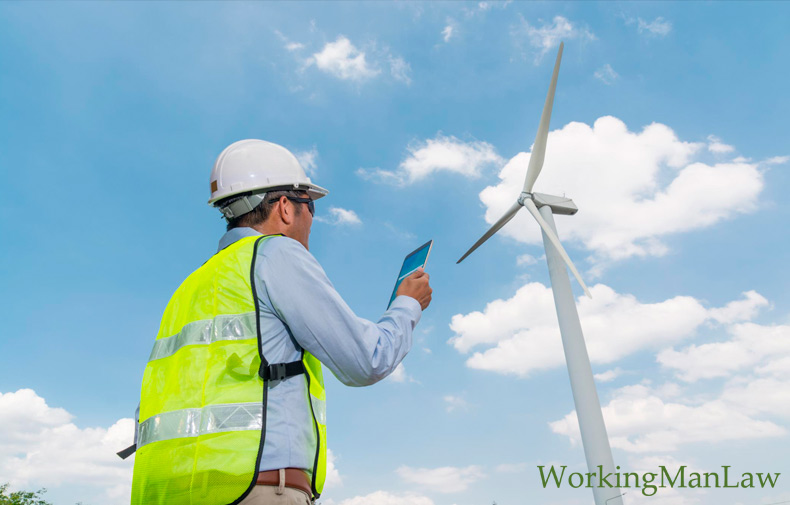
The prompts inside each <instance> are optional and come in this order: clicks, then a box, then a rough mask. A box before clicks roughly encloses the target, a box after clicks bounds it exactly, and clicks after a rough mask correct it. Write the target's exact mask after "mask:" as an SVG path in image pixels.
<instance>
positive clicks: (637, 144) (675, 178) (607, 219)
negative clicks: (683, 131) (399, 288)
mask: <svg viewBox="0 0 790 505" xmlns="http://www.w3.org/2000/svg"><path fill="white" fill-rule="evenodd" d="M701 148H702V144H697V143H691V142H684V141H681V140H679V139H678V138H677V136H676V135H675V133H674V132H673V131H672V130H671V129H670V128H669V127H667V126H665V125H662V124H659V123H653V124H651V125H649V126H647V127H645V128H644V129H643V130H642V131H641V132H639V133H634V132H630V131H628V128H627V127H626V125H625V124H624V123H623V122H622V121H621V120H619V119H617V118H614V117H611V116H606V117H602V118H600V119H598V120H597V121H595V124H594V125H593V126H592V127H590V126H588V125H586V124H583V123H576V122H573V123H569V124H567V125H566V126H564V127H563V128H562V129H559V130H555V131H552V132H550V133H549V139H548V146H547V151H546V161H545V165H544V167H543V170H542V172H541V174H540V177H539V178H538V180H537V184H536V185H535V190H536V191H539V192H543V193H551V194H559V195H562V194H564V193H567V195H568V196H569V197H571V198H573V200H574V202H575V203H576V204H577V205H578V207H579V209H580V212H579V213H578V214H577V215H575V216H573V217H572V218H565V217H559V218H558V219H557V221H558V223H557V226H558V228H559V235H560V238H561V239H562V240H563V241H564V242H565V243H566V247H567V244H568V242H574V241H575V242H576V243H579V244H581V245H583V246H584V247H585V248H587V249H589V250H591V251H592V252H593V257H592V258H590V259H591V261H593V263H594V264H595V265H602V264H605V263H607V262H611V261H614V260H619V259H624V258H629V257H632V256H656V255H662V254H665V253H666V252H667V251H668V248H667V246H666V245H665V244H664V242H662V240H661V239H662V238H663V237H665V236H667V235H671V234H675V233H681V232H688V231H692V230H697V229H701V228H705V227H709V226H712V225H714V224H716V223H718V222H720V221H722V220H725V219H730V218H732V217H733V216H735V215H737V214H740V213H747V212H752V211H754V210H755V209H756V206H757V197H758V196H759V194H760V192H761V191H762V189H763V185H764V183H763V175H762V173H761V172H760V171H759V170H758V168H757V166H758V165H757V164H756V163H748V162H745V161H744V162H735V161H730V162H725V163H716V164H714V165H708V164H705V163H702V162H699V161H696V160H695V155H696V154H697V153H698V152H699V150H700V149H701ZM529 157H530V155H529V154H528V153H519V154H517V155H516V156H514V157H513V158H512V159H511V160H510V161H509V162H508V163H507V164H506V165H505V167H504V168H503V169H502V170H501V171H500V173H499V178H500V183H499V184H497V185H495V186H489V187H487V188H485V189H484V190H483V191H482V192H481V193H480V200H481V201H482V202H483V204H484V205H485V207H486V213H485V220H486V222H487V223H489V224H493V223H494V222H496V220H497V219H499V218H500V216H502V214H504V213H505V211H506V210H507V209H508V208H510V206H511V205H513V202H515V200H516V197H517V196H518V193H519V191H520V190H521V187H522V185H523V183H524V175H525V174H526V170H527V165H528V163H529ZM482 229H483V228H482V227H481V230H482ZM499 235H506V236H509V237H512V238H515V239H516V240H518V241H521V242H526V243H530V244H542V237H541V234H540V228H539V227H538V226H537V225H536V224H535V222H534V219H532V217H531V216H529V214H528V213H527V212H521V213H519V215H517V216H516V217H515V218H514V219H513V220H512V221H511V222H510V223H509V224H508V225H507V226H505V227H504V228H503V229H502V230H501V231H500V232H499Z"/></svg>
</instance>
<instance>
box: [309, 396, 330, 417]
mask: <svg viewBox="0 0 790 505" xmlns="http://www.w3.org/2000/svg"><path fill="white" fill-rule="evenodd" d="M310 402H311V403H312V404H313V414H314V415H315V420H316V421H318V424H324V425H326V400H319V399H318V398H316V397H315V396H313V394H312V393H311V394H310Z"/></svg>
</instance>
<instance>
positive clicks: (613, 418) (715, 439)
mask: <svg viewBox="0 0 790 505" xmlns="http://www.w3.org/2000/svg"><path fill="white" fill-rule="evenodd" d="M603 416H604V420H605V422H606V429H607V432H608V434H609V440H610V442H611V445H612V447H615V448H619V449H623V450H625V451H628V452H635V453H650V452H653V453H662V452H672V451H675V450H677V449H678V448H679V447H680V446H682V445H684V444H688V443H696V442H707V443H721V442H726V441H732V440H749V439H759V438H770V437H779V436H783V435H785V434H786V430H785V429H784V428H782V427H781V426H778V425H777V424H774V423H773V422H770V421H762V420H758V419H753V418H751V417H749V416H748V415H746V414H745V413H744V412H743V411H742V409H741V408H739V406H738V405H737V404H730V403H728V402H725V401H723V400H721V399H713V400H709V401H705V402H702V403H699V404H684V403H679V402H669V401H665V400H664V399H662V398H661V397H660V395H658V394H657V393H656V391H653V390H651V389H650V388H649V387H647V386H644V385H635V386H626V387H624V388H621V389H618V390H617V391H615V392H614V394H613V398H612V400H611V401H610V402H609V404H608V405H606V406H605V407H603ZM549 426H550V427H551V430H552V431H553V432H554V433H557V434H561V435H565V436H567V437H568V438H570V439H571V441H572V442H573V443H575V444H578V443H580V442H581V434H580V433H579V424H578V420H577V418H576V411H573V412H571V413H570V414H568V415H566V416H565V417H564V418H562V419H560V420H558V421H554V422H552V423H549Z"/></svg>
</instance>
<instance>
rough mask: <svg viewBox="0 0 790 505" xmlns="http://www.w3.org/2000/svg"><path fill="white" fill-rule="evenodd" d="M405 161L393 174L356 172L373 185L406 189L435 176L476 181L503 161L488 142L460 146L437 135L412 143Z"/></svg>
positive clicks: (389, 172) (457, 142)
mask: <svg viewBox="0 0 790 505" xmlns="http://www.w3.org/2000/svg"><path fill="white" fill-rule="evenodd" d="M407 151H408V153H409V155H408V157H407V158H406V159H405V160H404V161H403V162H401V164H400V165H399V166H398V169H397V170H395V171H387V170H382V169H380V168H376V169H372V170H364V169H359V170H357V175H359V176H360V177H362V178H364V179H367V180H373V181H376V182H382V183H389V184H396V185H406V184H411V183H414V182H417V181H420V180H422V179H425V178H426V177H428V176H429V175H431V174H433V173H435V172H451V173H456V174H460V175H463V176H465V177H479V176H480V174H481V172H482V170H483V169H484V168H486V167H488V166H492V165H499V164H501V163H502V158H500V157H499V155H498V154H497V152H496V149H494V146H492V145H491V144H489V143H488V142H481V141H478V140H473V141H470V142H463V141H461V140H459V139H457V138H456V137H453V136H449V137H448V136H445V135H442V134H441V133H438V134H437V135H436V137H435V138H433V139H427V140H425V141H423V142H415V143H412V144H411V145H410V146H408V147H407Z"/></svg>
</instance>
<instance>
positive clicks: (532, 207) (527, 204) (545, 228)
mask: <svg viewBox="0 0 790 505" xmlns="http://www.w3.org/2000/svg"><path fill="white" fill-rule="evenodd" d="M524 207H526V208H527V210H528V211H529V213H530V214H532V217H534V218H535V220H536V221H537V222H538V224H539V225H540V227H541V228H543V232H544V233H545V234H546V236H547V237H548V238H549V240H550V241H551V243H552V244H554V247H556V248H557V250H558V251H559V252H560V256H562V259H563V260H564V261H565V264H566V265H568V268H570V269H571V272H573V275H574V277H576V280H577V281H579V284H580V285H581V287H582V288H583V289H584V294H585V295H587V296H588V297H590V298H592V295H591V294H590V290H589V289H587V285H586V284H585V283H584V281H583V280H582V276H581V275H579V271H578V270H576V267H575V266H574V265H573V262H572V261H571V259H570V257H569V256H568V253H566V252H565V248H564V247H562V244H561V243H560V239H559V238H557V235H556V234H555V233H554V232H553V231H552V229H551V226H549V223H547V222H546V220H545V219H543V216H541V215H540V211H538V207H537V206H536V205H535V202H533V201H532V200H524Z"/></svg>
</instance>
